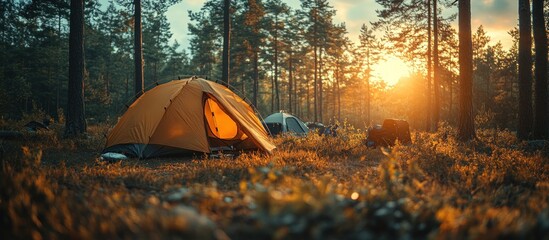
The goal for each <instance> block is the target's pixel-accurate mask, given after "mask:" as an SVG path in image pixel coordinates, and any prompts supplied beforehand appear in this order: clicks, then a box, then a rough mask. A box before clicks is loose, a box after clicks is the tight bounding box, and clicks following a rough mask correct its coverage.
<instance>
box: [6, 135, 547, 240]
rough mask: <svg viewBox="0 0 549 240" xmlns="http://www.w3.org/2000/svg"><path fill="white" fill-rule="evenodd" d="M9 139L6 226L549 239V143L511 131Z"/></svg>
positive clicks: (26, 231) (36, 232) (92, 233)
mask: <svg viewBox="0 0 549 240" xmlns="http://www.w3.org/2000/svg"><path fill="white" fill-rule="evenodd" d="M52 128H53V130H51V131H49V132H40V133H36V134H34V135H36V136H33V137H29V138H28V139H23V140H9V141H8V140H2V142H0V154H2V155H0V157H1V158H2V166H1V171H2V173H1V175H0V196H1V198H0V225H1V229H0V231H1V236H2V239H14V238H33V239H56V238H76V239H88V238H108V239H111V238H129V239H135V238H144V239H150V238H184V239H229V238H231V239H425V238H433V239H493V238H525V239H543V238H544V237H546V236H548V235H547V234H548V233H549V208H548V205H549V176H548V174H549V171H548V170H549V169H548V157H547V156H548V154H547V153H548V149H546V148H545V149H544V148H541V149H537V150H530V149H529V148H528V146H527V143H524V142H520V141H518V140H516V138H515V137H514V135H513V134H511V133H509V132H506V131H498V130H482V131H478V139H477V140H474V141H471V142H467V143H461V142H458V141H456V139H455V138H454V137H453V136H454V130H453V129H452V128H450V127H447V126H443V127H442V128H441V129H440V130H439V131H438V132H436V133H432V134H430V133H423V132H415V133H413V134H412V138H413V144H410V145H407V146H401V145H397V146H395V147H393V148H391V149H369V148H366V147H365V146H364V138H365V134H364V133H363V132H360V131H359V130H356V129H352V128H350V127H343V128H342V129H341V131H340V132H339V134H338V136H337V137H328V136H318V135H310V136H308V137H306V138H298V137H292V136H283V137H279V138H276V139H275V140H274V141H275V143H276V145H277V146H278V149H277V150H276V151H275V152H274V154H272V155H263V154H258V153H244V154H241V155H239V156H238V157H236V158H229V157H221V158H216V159H214V158H209V157H207V156H198V157H195V158H170V159H151V160H135V159H129V160H125V161H122V162H116V163H108V162H104V161H101V160H100V159H99V154H98V152H100V150H101V148H102V146H103V144H104V134H105V133H106V132H107V130H108V127H107V126H106V125H104V126H90V128H89V133H88V135H86V136H82V137H80V138H77V139H64V138H63V137H62V127H61V126H54V127H52Z"/></svg>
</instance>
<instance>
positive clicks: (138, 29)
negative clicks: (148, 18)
mask: <svg viewBox="0 0 549 240" xmlns="http://www.w3.org/2000/svg"><path fill="white" fill-rule="evenodd" d="M133 4H134V21H135V23H134V30H133V35H134V43H133V58H134V66H135V79H134V87H135V88H134V91H135V92H134V93H135V99H137V98H139V96H141V94H143V91H144V90H145V82H144V78H143V34H142V26H141V0H134V1H133Z"/></svg>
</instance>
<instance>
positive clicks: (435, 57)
mask: <svg viewBox="0 0 549 240" xmlns="http://www.w3.org/2000/svg"><path fill="white" fill-rule="evenodd" d="M437 2H438V0H433V13H434V14H433V37H434V43H433V52H434V53H433V61H434V69H433V70H434V71H433V80H434V84H433V87H434V90H435V91H434V101H433V127H434V128H433V130H434V131H436V130H437V129H438V122H439V120H440V82H439V80H440V79H439V60H438V32H439V30H438V6H437V5H438V4H437Z"/></svg>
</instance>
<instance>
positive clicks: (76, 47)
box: [65, 0, 86, 137]
mask: <svg viewBox="0 0 549 240" xmlns="http://www.w3.org/2000/svg"><path fill="white" fill-rule="evenodd" d="M85 132H86V120H85V118H84V0H71V13H70V33H69V89H68V101H67V113H66V122H65V136H66V137H74V136H77V135H79V134H82V133H85Z"/></svg>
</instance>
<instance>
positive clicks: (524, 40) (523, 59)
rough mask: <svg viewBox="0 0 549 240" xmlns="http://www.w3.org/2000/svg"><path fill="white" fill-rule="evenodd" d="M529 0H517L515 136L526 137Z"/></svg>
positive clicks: (528, 126)
mask: <svg viewBox="0 0 549 240" xmlns="http://www.w3.org/2000/svg"><path fill="white" fill-rule="evenodd" d="M531 27H532V26H531V21H530V0H519V35H520V38H519V58H518V65H519V125H518V129H517V137H518V138H520V139H528V138H529V137H530V135H531V133H532V124H533V116H532V114H533V113H532V54H531V51H532V37H531V36H532V31H531Z"/></svg>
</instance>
